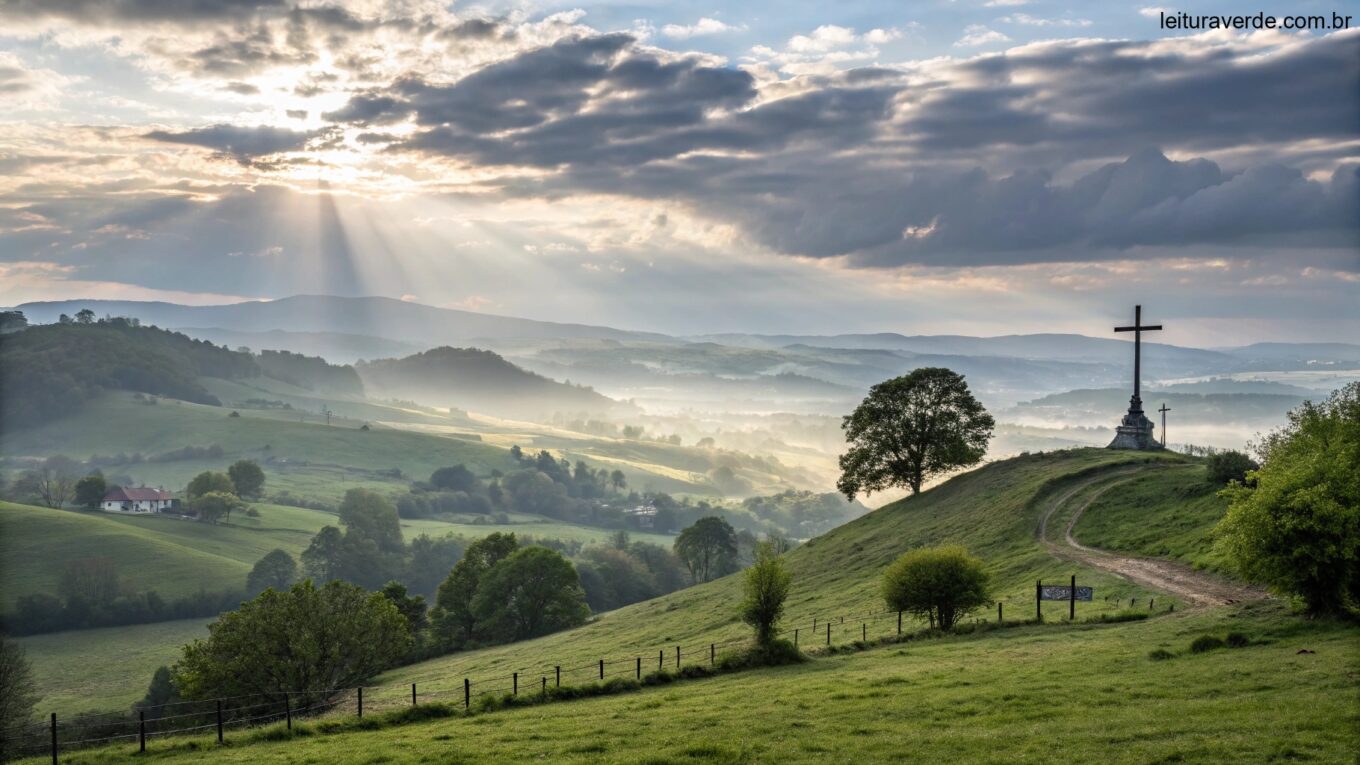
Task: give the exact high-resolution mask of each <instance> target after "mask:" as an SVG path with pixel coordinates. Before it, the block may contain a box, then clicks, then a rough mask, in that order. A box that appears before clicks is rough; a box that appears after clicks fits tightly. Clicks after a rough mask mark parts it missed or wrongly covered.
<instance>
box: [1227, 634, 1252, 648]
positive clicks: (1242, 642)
mask: <svg viewBox="0 0 1360 765" xmlns="http://www.w3.org/2000/svg"><path fill="white" fill-rule="evenodd" d="M1223 642H1225V643H1227V644H1228V647H1229V648H1246V647H1247V646H1249V645H1251V638H1249V637H1247V636H1246V635H1243V634H1242V633H1240V632H1229V633H1228V636H1227V637H1226V638H1224V639H1223Z"/></svg>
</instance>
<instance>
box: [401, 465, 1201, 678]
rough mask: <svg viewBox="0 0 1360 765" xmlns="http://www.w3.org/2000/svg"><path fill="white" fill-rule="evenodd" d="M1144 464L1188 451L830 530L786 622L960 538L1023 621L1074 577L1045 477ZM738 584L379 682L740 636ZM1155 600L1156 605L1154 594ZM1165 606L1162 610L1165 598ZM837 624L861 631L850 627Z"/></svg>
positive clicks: (821, 612) (868, 602) (992, 478)
mask: <svg viewBox="0 0 1360 765" xmlns="http://www.w3.org/2000/svg"><path fill="white" fill-rule="evenodd" d="M1143 459H1155V460H1164V461H1169V462H1177V461H1182V460H1184V459H1185V458H1182V457H1178V456H1176V455H1170V454H1165V455H1157V456H1153V457H1145V456H1142V455H1131V454H1129V453H1126V452H1124V453H1121V452H1111V451H1107V450H1103V449H1084V450H1075V451H1067V452H1056V453H1050V454H1041V455H1031V456H1027V457H1021V458H1017V459H1014V460H1007V461H1005V462H1000V463H995V464H992V465H988V466H986V467H983V468H981V469H979V470H976V471H973V472H970V473H966V474H964V475H962V476H959V477H957V478H955V479H953V480H951V481H948V482H946V483H944V484H943V485H941V486H939V487H937V488H935V489H932V490H930V491H927V492H926V493H924V494H922V495H920V496H918V497H914V498H910V499H906V500H903V501H900V502H897V503H894V504H891V505H888V506H886V507H884V508H881V509H880V510H877V511H875V512H873V513H870V514H868V515H866V516H864V517H862V518H860V519H858V520H855V521H852V522H850V523H848V524H846V525H844V526H841V527H840V528H837V529H835V530H833V531H831V532H828V533H827V534H825V535H823V536H821V537H819V538H817V539H815V540H813V541H812V542H811V543H809V544H807V545H805V546H803V547H801V548H799V549H797V550H795V551H793V552H792V553H790V554H789V556H788V566H789V569H790V571H791V572H792V574H793V582H794V584H793V591H792V594H791V596H790V599H789V607H788V614H789V619H788V620H787V621H786V626H787V627H789V628H793V627H798V628H800V629H808V628H811V626H812V619H813V617H814V616H816V617H818V618H819V619H821V620H822V621H823V622H824V620H825V618H826V617H828V616H838V615H841V614H852V613H858V612H865V611H869V610H877V609H880V608H881V607H882V606H881V605H880V604H881V601H880V600H879V597H878V589H877V588H878V576H879V573H880V572H881V571H882V568H883V567H884V566H885V565H887V563H888V562H890V561H891V560H893V559H894V558H895V557H897V556H898V555H900V554H901V553H902V552H904V551H906V550H908V549H910V548H912V547H916V546H919V545H923V544H935V543H942V542H957V543H961V544H964V545H966V546H967V547H968V548H969V549H970V550H971V551H972V552H973V553H975V554H977V555H980V556H981V557H983V558H984V559H985V560H986V561H987V562H988V564H989V567H990V568H991V570H992V572H993V575H994V584H995V592H996V595H997V597H998V599H999V600H1001V601H1003V602H1004V604H1005V608H1006V609H1007V611H1006V613H1007V615H1008V617H1010V616H1012V615H1014V616H1016V617H1019V616H1023V617H1029V616H1030V615H1031V614H1032V613H1033V603H1034V601H1033V592H1034V589H1033V586H1034V585H1033V582H1034V580H1035V578H1036V577H1043V578H1044V579H1047V580H1052V581H1065V580H1066V579H1067V577H1068V576H1070V575H1071V574H1072V573H1074V571H1073V570H1072V568H1071V566H1069V565H1067V564H1064V563H1062V562H1060V561H1057V560H1055V559H1053V558H1052V557H1050V556H1049V555H1048V554H1047V553H1046V552H1044V551H1043V549H1042V548H1041V547H1040V546H1039V545H1038V544H1037V543H1036V542H1035V540H1034V529H1035V526H1036V523H1037V519H1038V515H1039V510H1040V504H1041V503H1040V501H1038V500H1036V495H1042V496H1049V495H1050V493H1051V492H1053V491H1056V490H1057V489H1056V488H1053V487H1051V486H1050V482H1055V481H1056V482H1059V483H1061V482H1063V481H1065V480H1072V478H1073V477H1075V476H1078V475H1079V474H1081V473H1082V472H1083V471H1087V470H1104V469H1107V468H1110V467H1113V466H1118V465H1121V464H1127V463H1129V462H1131V461H1137V460H1143ZM1065 477H1066V478H1065ZM1046 487H1049V488H1046ZM1081 579H1082V581H1083V582H1087V583H1090V584H1093V585H1094V586H1095V587H1096V588H1097V598H1098V599H1097V601H1096V602H1094V603H1091V604H1083V605H1082V606H1081V613H1082V614H1094V613H1097V612H1099V611H1102V610H1109V609H1113V608H1115V606H1113V605H1112V604H1110V603H1106V602H1105V601H1104V598H1105V597H1106V596H1110V595H1113V596H1116V597H1119V598H1121V599H1123V600H1124V601H1125V602H1127V600H1128V599H1129V598H1130V597H1138V598H1139V600H1140V601H1144V600H1145V599H1146V597H1147V596H1148V595H1149V594H1151V593H1148V592H1147V591H1145V590H1143V589H1141V588H1139V587H1137V586H1135V585H1132V584H1130V583H1128V582H1126V581H1124V580H1123V579H1119V578H1116V577H1113V576H1108V575H1105V574H1101V573H1097V572H1089V573H1082V574H1081ZM740 587H741V582H740V578H739V577H726V578H724V579H720V580H718V581H715V582H711V583H709V584H706V585H701V586H698V587H693V588H690V589H687V590H681V591H680V592H676V593H672V594H670V595H667V596H665V597H661V598H657V599H655V600H651V601H647V602H644V603H639V604H635V605H632V606H628V607H626V608H622V609H619V610H618V611H613V612H610V613H607V614H604V615H602V616H601V617H600V618H599V619H598V620H596V621H595V622H592V623H591V624H588V625H586V626H584V627H581V628H579V629H575V630H571V631H568V632H563V633H559V634H556V635H549V636H547V637H544V638H540V639H538V640H532V641H525V642H522V643H515V644H512V645H506V646H499V647H495V648H489V649H485V650H482V651H475V652H469V653H462V654H453V655H450V656H446V657H442V658H439V659H434V660H431V661H428V662H424V663H421V664H416V665H413V666H410V667H404V668H401V669H397V670H394V671H392V672H389V673H387V674H386V675H384V676H382V677H380V678H379V679H378V681H377V683H378V684H383V685H386V684H401V683H411V682H419V683H420V684H421V685H422V686H426V687H429V688H430V689H431V690H434V689H436V688H440V687H452V686H454V685H461V682H462V678H463V677H464V676H472V677H474V678H475V677H485V676H494V675H508V674H509V673H510V672H511V671H523V672H527V673H529V676H535V675H536V674H538V673H541V672H542V671H544V668H545V667H551V666H554V665H558V664H561V665H562V666H578V665H579V666H584V665H588V664H590V663H591V662H592V661H594V660H598V659H599V658H602V657H603V658H613V657H618V658H624V657H631V656H637V655H641V656H651V657H655V656H656V652H657V650H658V649H659V648H663V647H664V648H667V650H672V647H673V646H674V645H675V644H676V643H683V644H686V645H691V644H695V643H700V644H706V643H708V642H710V641H713V640H723V639H727V638H731V637H736V636H740V635H745V634H746V632H747V629H746V628H745V627H744V626H742V625H741V624H740V623H739V622H738V621H737V618H736V614H735V610H734V604H735V603H736V602H737V601H738V600H739V596H740ZM1158 601H1159V602H1163V601H1162V599H1161V597H1160V596H1159V598H1158ZM1165 602H1166V603H1167V605H1170V600H1169V599H1168V600H1166V601H1165ZM1045 608H1046V609H1048V611H1047V612H1048V613H1051V614H1053V615H1054V616H1057V615H1058V614H1059V613H1060V612H1063V611H1065V607H1064V606H1063V604H1060V603H1049V604H1046V606H1045ZM838 629H840V628H839V627H838ZM845 629H847V630H852V631H858V627H857V626H847V627H846V628H845ZM803 634H805V635H806V632H804V633H803ZM823 639H824V638H823ZM393 693H396V691H393Z"/></svg>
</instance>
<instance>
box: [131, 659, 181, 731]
mask: <svg viewBox="0 0 1360 765" xmlns="http://www.w3.org/2000/svg"><path fill="white" fill-rule="evenodd" d="M179 700H180V697H179V689H177V688H175V682H174V675H173V674H172V673H171V672H170V668H169V667H167V666H165V665H164V664H162V665H161V666H159V667H157V668H156V671H155V672H154V673H152V675H151V684H150V685H148V686H147V688H146V695H145V696H143V697H142V700H141V701H138V702H137V703H136V704H133V705H132V708H133V709H140V710H142V713H143V714H145V715H146V719H148V720H156V719H159V718H161V717H164V716H166V715H168V714H173V712H172V711H170V710H167V709H164V708H163V707H164V706H165V705H166V704H174V703H175V702H177V701H179Z"/></svg>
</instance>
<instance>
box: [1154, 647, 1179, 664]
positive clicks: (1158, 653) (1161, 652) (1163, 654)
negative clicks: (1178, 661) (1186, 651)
mask: <svg viewBox="0 0 1360 765" xmlns="http://www.w3.org/2000/svg"><path fill="white" fill-rule="evenodd" d="M1148 658H1149V659H1152V660H1153V661H1166V660H1167V659H1174V658H1176V654H1174V653H1172V652H1170V651H1168V650H1166V649H1165V648H1154V649H1152V650H1151V651H1148Z"/></svg>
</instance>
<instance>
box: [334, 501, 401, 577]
mask: <svg viewBox="0 0 1360 765" xmlns="http://www.w3.org/2000/svg"><path fill="white" fill-rule="evenodd" d="M340 522H341V523H342V524H344V525H345V536H344V540H343V543H342V544H341V545H340V552H339V560H338V563H337V566H338V572H337V575H338V576H339V578H341V579H344V580H345V581H348V582H354V583H355V584H360V585H363V586H364V587H368V588H370V589H376V588H378V587H380V586H382V584H383V583H384V582H387V581H389V580H391V579H394V578H396V577H398V576H400V575H401V573H402V570H403V569H404V568H405V555H406V545H405V543H404V542H403V541H402V535H401V520H400V519H399V518H398V517H397V508H396V506H394V505H393V504H392V503H391V502H390V501H388V499H387V498H386V497H384V496H382V495H381V494H378V493H377V492H375V491H370V490H368V489H350V490H349V491H347V492H345V498H344V500H343V501H342V502H341V503H340Z"/></svg>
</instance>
